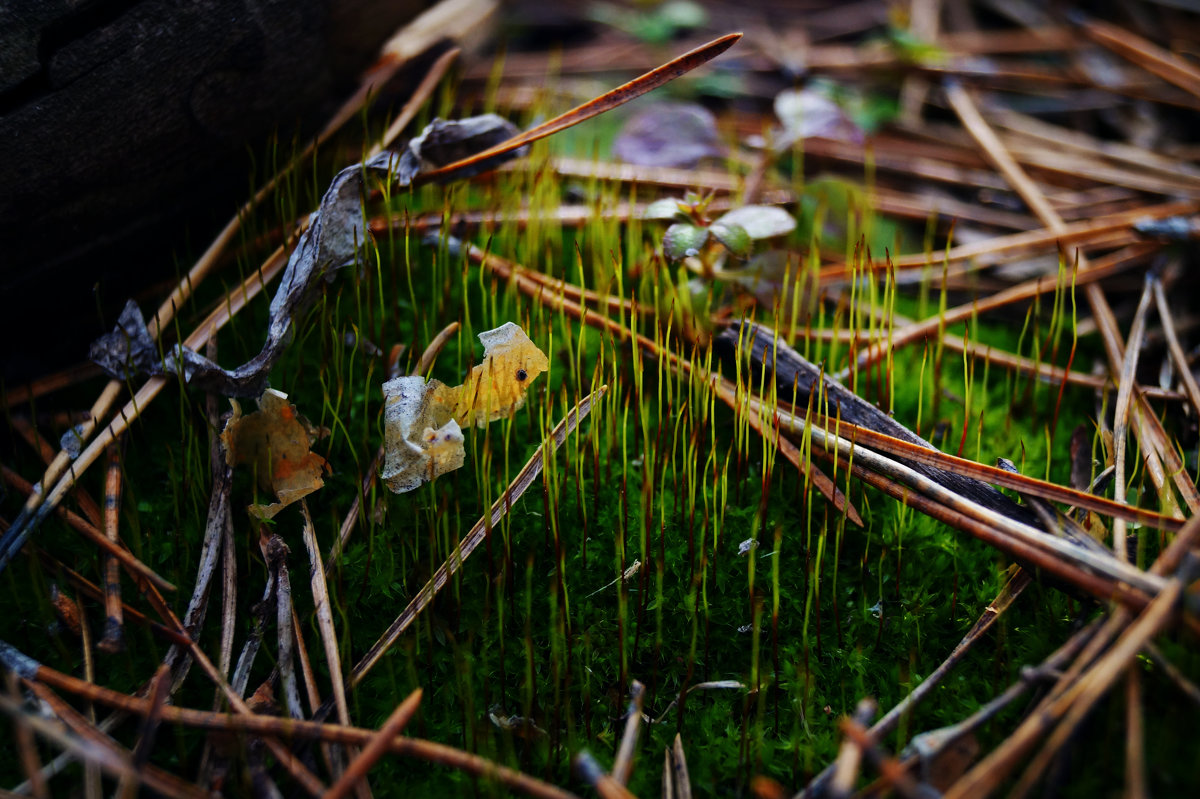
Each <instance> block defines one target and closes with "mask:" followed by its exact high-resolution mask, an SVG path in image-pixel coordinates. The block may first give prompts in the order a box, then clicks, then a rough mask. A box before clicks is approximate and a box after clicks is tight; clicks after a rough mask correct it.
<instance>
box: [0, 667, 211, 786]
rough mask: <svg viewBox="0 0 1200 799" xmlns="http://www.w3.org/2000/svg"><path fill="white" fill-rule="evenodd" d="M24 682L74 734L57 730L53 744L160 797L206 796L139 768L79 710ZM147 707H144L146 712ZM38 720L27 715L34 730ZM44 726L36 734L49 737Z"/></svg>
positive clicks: (159, 772) (159, 773)
mask: <svg viewBox="0 0 1200 799" xmlns="http://www.w3.org/2000/svg"><path fill="white" fill-rule="evenodd" d="M26 685H28V686H29V689H30V690H31V691H33V692H34V694H36V695H37V697H38V698H39V699H41V700H42V701H43V702H45V703H46V704H47V705H49V706H50V708H51V709H52V710H53V711H54V713H55V715H57V716H58V717H59V718H60V719H61V720H62V721H63V722H64V723H65V724H66V725H67V727H68V728H69V729H70V730H71V731H72V732H73V733H74V735H73V736H72V735H66V734H63V733H59V734H58V735H57V736H54V737H53V738H52V740H55V743H57V744H58V745H59V746H62V747H63V748H64V749H73V750H74V752H75V755H76V757H77V758H79V759H80V760H81V761H83V762H84V763H88V764H92V765H96V766H99V767H100V768H101V769H103V770H104V771H106V772H108V773H109V774H111V775H112V776H114V777H116V778H117V779H118V780H129V781H131V782H132V783H133V784H135V785H136V784H139V783H142V784H145V785H146V787H148V788H150V789H151V790H154V791H157V792H159V793H161V794H163V795H164V796H179V797H193V798H194V799H199V798H200V797H205V796H207V795H208V794H207V793H205V792H204V791H201V790H200V789H199V788H197V787H196V786H195V785H192V784H191V783H188V782H186V781H184V780H182V779H180V778H179V777H176V776H175V775H174V774H171V773H170V772H169V771H166V770H164V769H161V768H159V767H157V766H152V765H149V764H147V765H145V766H144V767H143V768H140V769H139V768H138V767H137V765H136V764H135V763H134V762H133V757H132V756H131V755H130V754H129V752H128V751H127V750H126V749H124V748H123V747H121V746H119V745H118V744H117V743H116V742H115V741H114V740H113V739H112V738H110V737H109V736H107V735H105V734H104V733H102V732H100V731H99V730H98V729H96V728H95V727H94V726H93V725H92V724H91V723H90V722H89V721H88V720H87V719H86V718H84V717H83V715H82V714H80V713H79V711H77V710H75V708H73V707H71V706H70V705H68V704H67V703H66V702H64V701H63V700H62V699H61V698H60V697H59V696H57V695H56V694H55V693H54V692H53V691H51V690H49V689H48V688H46V687H45V686H44V685H39V684H38V683H36V682H26ZM3 700H4V701H6V702H7V697H3ZM147 704H149V703H147ZM149 710H150V709H149V708H147V712H149ZM39 722H40V724H42V725H48V723H47V722H45V721H43V720H42V719H37V718H35V717H33V718H31V723H32V724H34V727H35V729H37V728H38V726H40V725H39ZM45 729H46V728H45V727H43V728H42V731H40V732H39V734H41V735H43V736H44V737H50V736H48V735H46V732H45ZM68 742H69V743H68Z"/></svg>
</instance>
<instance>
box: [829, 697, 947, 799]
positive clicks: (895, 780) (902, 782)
mask: <svg viewBox="0 0 1200 799" xmlns="http://www.w3.org/2000/svg"><path fill="white" fill-rule="evenodd" d="M838 729H840V730H841V731H842V734H843V735H845V736H846V740H848V741H850V742H852V743H853V744H854V746H855V747H856V748H857V749H858V750H859V751H861V752H862V754H863V755H865V756H866V758H867V759H868V760H870V761H871V762H872V764H873V765H874V766H875V767H876V768H877V769H879V771H880V773H881V774H882V775H883V781H884V783H885V784H886V785H887V786H889V787H891V788H894V789H895V790H896V793H898V794H900V795H901V796H903V797H905V799H920V797H922V796H924V795H926V793H927V792H925V791H922V790H921V788H920V786H918V784H917V781H916V780H914V779H913V778H912V777H911V776H910V775H909V774H908V771H907V770H906V769H905V768H904V766H903V765H902V764H901V763H900V761H898V760H896V759H895V758H894V757H892V756H891V755H888V754H886V753H885V752H883V751H882V750H881V749H880V747H879V744H878V743H877V742H876V741H875V738H874V737H873V736H872V735H871V733H870V732H868V731H867V729H866V725H864V724H862V723H861V722H859V721H858V719H856V718H852V717H846V718H843V719H842V720H841V721H840V722H838Z"/></svg>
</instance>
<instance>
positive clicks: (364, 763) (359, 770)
mask: <svg viewBox="0 0 1200 799" xmlns="http://www.w3.org/2000/svg"><path fill="white" fill-rule="evenodd" d="M420 704H421V689H420V688H417V689H416V690H415V691H413V692H412V693H411V694H409V695H408V698H407V699H405V700H404V701H403V702H401V703H400V704H399V705H397V706H396V709H395V710H393V711H392V714H391V715H390V716H388V719H387V721H385V722H384V724H383V726H382V727H380V728H379V732H378V733H376V734H375V736H374V737H372V738H371V739H370V740H369V741H368V742H367V744H366V746H364V747H363V749H362V752H360V753H359V755H358V757H356V758H354V760H352V761H351V762H350V765H348V766H347V767H346V770H345V771H344V772H343V773H342V776H341V778H340V779H338V781H337V782H335V783H334V784H333V785H331V786H330V787H329V790H328V791H326V792H325V796H324V799H341V797H343V796H346V795H347V794H348V793H350V791H351V790H352V789H353V787H354V785H355V784H357V783H358V782H359V781H360V780H364V779H366V776H367V772H369V771H370V770H371V767H372V766H374V765H375V763H376V762H377V761H378V760H379V758H381V757H383V756H384V755H385V754H387V751H388V748H389V744H390V742H391V741H392V739H394V738H396V737H397V736H398V735H400V733H401V732H403V731H404V728H405V727H407V726H408V722H409V721H411V720H412V717H413V716H414V715H415V714H416V712H417V707H418V706H419V705H420Z"/></svg>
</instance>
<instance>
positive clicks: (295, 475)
mask: <svg viewBox="0 0 1200 799" xmlns="http://www.w3.org/2000/svg"><path fill="white" fill-rule="evenodd" d="M230 402H231V403H232V404H233V416H232V418H230V420H229V422H228V424H226V425H225V430H224V431H223V432H222V433H221V443H222V444H224V445H225V462H226V463H228V464H229V465H230V466H238V465H240V464H243V463H249V464H251V466H252V468H253V469H254V473H255V475H256V477H257V479H258V484H259V486H260V487H261V488H263V489H264V490H269V491H272V492H274V494H275V497H276V498H277V499H278V500H279V501H278V502H274V503H271V504H270V505H251V506H250V507H249V508H248V510H249V511H250V515H251V516H254V517H255V518H258V519H270V518H273V517H274V516H275V514H277V513H279V511H281V510H283V509H284V508H285V507H287V506H288V505H290V504H292V503H293V502H295V501H296V500H298V499H300V498H301V497H306V496H308V495H309V494H311V493H312V492H314V491H316V490H317V489H318V488H320V487H321V486H323V485H324V484H325V482H324V480H322V479H321V475H322V473H323V472H324V471H325V470H326V469H327V468H328V466H329V465H328V464H327V463H326V461H325V459H324V458H322V457H321V456H320V455H318V454H316V453H315V452H312V451H311V449H310V448H311V447H312V443H313V442H314V441H316V440H317V439H318V438H320V436H321V431H320V430H318V429H316V428H314V427H312V425H310V424H309V423H308V421H307V420H306V419H304V417H302V416H300V415H299V414H297V413H296V408H295V406H294V405H292V404H291V403H290V402H288V398H287V394H284V393H282V392H280V391H275V390H274V389H270V388H269V389H267V390H266V391H265V392H263V395H262V396H261V397H259V400H258V410H257V411H254V412H253V413H249V414H247V415H245V416H243V415H242V409H241V406H240V405H239V404H238V402H237V401H236V400H231V401H230Z"/></svg>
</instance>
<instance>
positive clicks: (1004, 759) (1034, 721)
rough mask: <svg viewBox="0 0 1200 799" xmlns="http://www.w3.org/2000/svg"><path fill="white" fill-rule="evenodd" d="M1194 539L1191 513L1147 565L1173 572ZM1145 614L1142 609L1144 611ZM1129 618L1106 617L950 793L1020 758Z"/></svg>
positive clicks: (995, 776) (1197, 537)
mask: <svg viewBox="0 0 1200 799" xmlns="http://www.w3.org/2000/svg"><path fill="white" fill-rule="evenodd" d="M1197 541H1200V516H1194V517H1192V518H1191V519H1190V520H1189V521H1188V523H1187V525H1185V526H1184V528H1183V529H1182V530H1181V531H1180V532H1179V534H1178V535H1177V536H1176V537H1175V539H1174V540H1173V541H1172V542H1171V543H1170V544H1168V545H1167V548H1166V549H1165V550H1163V552H1162V553H1160V554H1159V556H1158V559H1157V560H1155V562H1154V565H1153V566H1151V567H1150V571H1151V572H1152V573H1155V574H1160V575H1161V574H1170V573H1172V572H1173V571H1174V570H1175V569H1177V568H1178V567H1179V564H1180V563H1181V562H1182V561H1183V558H1184V556H1185V555H1186V554H1187V553H1188V552H1189V551H1190V550H1191V548H1192V547H1193V546H1195V544H1196V543H1197ZM1172 583H1175V584H1177V583H1178V581H1177V580H1176V581H1172ZM1162 597H1163V595H1162V594H1160V595H1159V597H1158V599H1162ZM1156 601H1157V600H1156ZM1147 607H1148V606H1147ZM1144 616H1145V613H1144V612H1143V617H1144ZM1129 618H1130V617H1129V613H1128V610H1126V609H1125V608H1119V609H1117V611H1116V612H1115V613H1114V614H1113V615H1112V616H1111V617H1110V618H1109V619H1108V621H1107V623H1105V624H1104V625H1103V627H1102V628H1101V629H1100V630H1099V631H1098V632H1097V633H1096V635H1094V636H1093V637H1092V639H1091V641H1090V642H1089V643H1088V645H1087V647H1086V648H1085V650H1084V652H1083V653H1082V654H1081V655H1080V656H1079V657H1078V658H1077V659H1076V661H1075V664H1073V665H1072V667H1071V668H1070V669H1068V670H1067V672H1066V673H1065V674H1064V675H1063V676H1062V678H1061V679H1060V680H1059V682H1058V685H1056V686H1055V688H1054V690H1052V691H1051V693H1050V694H1049V695H1048V696H1047V698H1046V699H1045V700H1043V702H1042V703H1041V705H1039V707H1038V708H1037V709H1036V710H1035V712H1034V713H1033V714H1032V715H1030V716H1029V717H1028V718H1027V719H1026V720H1025V721H1024V722H1022V724H1021V725H1020V726H1019V727H1018V728H1017V730H1016V731H1015V732H1014V733H1013V734H1012V735H1010V736H1008V738H1006V739H1005V740H1004V741H1003V742H1002V743H1001V744H1000V745H999V746H998V747H997V748H996V749H995V750H993V752H992V753H991V754H990V755H988V756H987V757H986V758H984V760H982V761H981V762H980V763H979V764H978V765H976V766H975V768H974V769H972V770H971V772H969V773H968V774H967V775H966V776H964V777H963V778H962V779H961V780H959V782H958V783H957V784H956V785H955V786H954V787H953V788H952V789H951V793H953V794H954V797H953V798H952V799H956V798H957V797H964V798H965V797H967V796H975V793H974V790H975V787H976V786H977V785H983V784H987V785H988V786H990V787H989V790H990V789H992V788H994V786H995V785H996V784H997V783H999V782H1000V781H1001V780H1003V779H1005V778H1006V777H1007V775H1008V774H1009V773H1010V772H1011V770H1012V769H1013V768H1014V767H1015V765H1016V763H1017V761H1018V760H1019V758H1020V757H1022V756H1023V755H1024V754H1025V753H1026V752H1028V751H1029V749H1030V748H1031V747H1032V746H1033V745H1034V744H1035V743H1036V742H1037V739H1038V738H1039V737H1040V736H1041V734H1042V732H1044V731H1045V730H1046V729H1047V728H1048V726H1049V725H1050V724H1051V723H1052V720H1051V719H1050V717H1049V716H1048V714H1049V713H1050V710H1051V708H1052V707H1053V706H1054V705H1055V703H1057V702H1059V701H1060V700H1061V698H1062V697H1063V696H1065V695H1066V693H1067V692H1068V691H1070V690H1072V689H1073V688H1075V687H1077V686H1079V685H1080V684H1081V680H1080V677H1081V674H1082V672H1083V669H1084V668H1085V667H1086V666H1087V664H1089V663H1091V662H1092V660H1093V659H1094V658H1095V657H1096V655H1098V654H1099V653H1100V651H1101V650H1102V649H1103V648H1104V647H1105V646H1107V645H1108V642H1109V641H1111V640H1112V637H1113V636H1114V635H1115V634H1116V633H1117V632H1118V631H1119V630H1120V628H1121V627H1122V626H1124V625H1125V624H1126V623H1127V622H1128V620H1129ZM1127 632H1128V631H1127ZM947 796H950V794H947Z"/></svg>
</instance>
